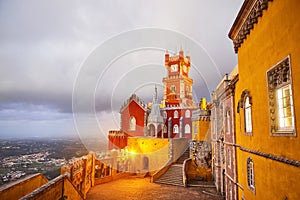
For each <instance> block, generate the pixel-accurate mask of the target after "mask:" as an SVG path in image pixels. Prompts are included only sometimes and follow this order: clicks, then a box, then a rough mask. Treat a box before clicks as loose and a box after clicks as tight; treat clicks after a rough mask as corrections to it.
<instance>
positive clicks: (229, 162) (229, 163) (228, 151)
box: [227, 149, 231, 168]
mask: <svg viewBox="0 0 300 200" xmlns="http://www.w3.org/2000/svg"><path fill="white" fill-rule="evenodd" d="M227 166H228V167H229V168H231V151H230V149H227Z"/></svg>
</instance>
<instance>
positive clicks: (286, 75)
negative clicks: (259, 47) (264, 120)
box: [266, 55, 297, 137]
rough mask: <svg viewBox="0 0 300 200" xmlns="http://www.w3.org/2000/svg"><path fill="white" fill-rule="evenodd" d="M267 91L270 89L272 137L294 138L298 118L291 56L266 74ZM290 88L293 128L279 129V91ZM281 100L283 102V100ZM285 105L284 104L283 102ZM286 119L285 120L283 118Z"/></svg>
mask: <svg viewBox="0 0 300 200" xmlns="http://www.w3.org/2000/svg"><path fill="white" fill-rule="evenodd" d="M266 80H267V89H268V104H269V123H270V125H269V127H270V135H271V136H292V137H295V136H296V135H297V134H296V118H295V104H294V103H295V101H294V91H293V81H292V67H291V62H290V55H288V56H287V57H285V58H284V59H282V60H281V61H279V62H278V63H277V64H275V65H274V66H272V67H271V68H270V69H268V70H267V72H266ZM285 88H289V96H290V97H289V101H290V102H289V103H290V105H289V106H290V107H291V110H290V112H291V115H290V116H289V117H290V118H291V119H292V124H293V126H291V127H290V128H289V127H281V128H280V127H279V124H280V116H279V115H280V113H279V112H280V108H279V107H278V106H279V102H280V101H279V97H278V91H280V90H283V89H285ZM280 100H283V98H281V99H280ZM282 103H284V102H282ZM283 119H284V118H283Z"/></svg>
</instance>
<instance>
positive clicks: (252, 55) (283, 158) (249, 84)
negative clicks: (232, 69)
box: [230, 0, 300, 200]
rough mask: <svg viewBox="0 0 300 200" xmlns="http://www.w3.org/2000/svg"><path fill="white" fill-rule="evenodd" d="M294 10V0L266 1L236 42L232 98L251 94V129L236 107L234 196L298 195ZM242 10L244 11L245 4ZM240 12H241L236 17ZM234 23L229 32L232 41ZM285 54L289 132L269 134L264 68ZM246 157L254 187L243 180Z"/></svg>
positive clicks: (298, 74) (299, 24)
mask: <svg viewBox="0 0 300 200" xmlns="http://www.w3.org/2000/svg"><path fill="white" fill-rule="evenodd" d="M248 2H256V1H248ZM264 2H268V1H264ZM246 4H247V3H246V1H245V3H244V5H246ZM244 5H243V6H244ZM249 5H250V3H248V7H249V8H250V7H251V6H249ZM246 7H247V6H246ZM242 10H243V7H242ZM242 10H241V11H242ZM299 11H300V3H299V1H298V0H287V1H280V0H274V1H269V2H268V3H267V9H265V10H263V11H262V16H261V17H258V21H257V23H255V24H254V25H253V29H251V30H250V33H249V34H247V36H246V38H245V39H244V40H243V41H242V43H241V44H240V46H239V47H238V65H239V81H238V83H237V84H236V90H235V102H239V101H240V100H241V95H242V93H243V91H245V90H248V91H249V92H250V95H251V97H252V134H250V135H248V134H245V131H244V130H245V122H244V120H245V119H244V110H243V109H239V111H240V112H239V113H238V108H236V109H237V110H236V112H235V116H236V119H235V123H236V143H237V146H238V147H239V148H237V162H238V163H237V165H238V167H237V170H238V183H239V184H240V187H239V199H242V198H244V199H247V200H249V199H285V198H287V199H300V184H299V180H300V165H299V163H298V164H297V162H299V161H300V153H299V150H300V138H299V134H300V132H299V131H300V123H299V122H298V121H297V120H299V119H300V109H299V107H300V95H299V92H298V91H300V67H299V64H300V45H299V43H300V34H299V33H300V21H299V18H300V12H299ZM243 12H248V11H247V9H244V11H243ZM242 17H243V15H242V13H241V12H240V14H239V15H238V18H242ZM238 18H237V20H238ZM237 20H236V21H237ZM240 21H243V20H240ZM234 26H236V27H238V26H239V24H238V23H235V24H234ZM234 26H233V28H232V31H231V33H230V37H231V39H233V40H234V41H235V33H234V32H235V31H234V28H235V27H234ZM236 50H237V49H236ZM287 56H289V58H290V68H291V80H292V93H293V103H294V116H295V117H294V119H295V135H294V136H292V135H284V134H282V135H274V134H271V130H270V126H271V124H270V123H271V122H270V108H269V96H268V95H269V94H268V82H267V71H269V70H270V69H271V68H272V67H273V66H275V65H276V64H277V63H278V62H280V61H281V60H283V59H284V58H286V57H287ZM236 104H237V103H236ZM248 158H251V159H252V160H253V163H254V185H255V189H254V190H253V189H250V188H249V186H248V185H249V184H248V181H247V180H248V177H247V159H248Z"/></svg>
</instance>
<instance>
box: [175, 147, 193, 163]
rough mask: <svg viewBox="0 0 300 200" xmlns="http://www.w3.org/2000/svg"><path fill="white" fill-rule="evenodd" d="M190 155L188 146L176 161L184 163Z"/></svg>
mask: <svg viewBox="0 0 300 200" xmlns="http://www.w3.org/2000/svg"><path fill="white" fill-rule="evenodd" d="M189 157H190V148H187V149H186V150H185V152H184V153H183V154H182V155H181V156H180V157H179V158H178V160H177V161H176V163H177V164H183V162H184V160H186V159H188V158H189Z"/></svg>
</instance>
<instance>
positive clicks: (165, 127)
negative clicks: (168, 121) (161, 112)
mask: <svg viewBox="0 0 300 200" xmlns="http://www.w3.org/2000/svg"><path fill="white" fill-rule="evenodd" d="M164 133H167V126H166V125H164Z"/></svg>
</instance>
